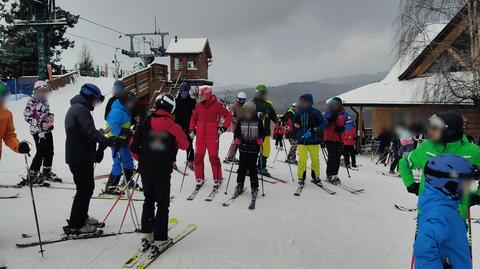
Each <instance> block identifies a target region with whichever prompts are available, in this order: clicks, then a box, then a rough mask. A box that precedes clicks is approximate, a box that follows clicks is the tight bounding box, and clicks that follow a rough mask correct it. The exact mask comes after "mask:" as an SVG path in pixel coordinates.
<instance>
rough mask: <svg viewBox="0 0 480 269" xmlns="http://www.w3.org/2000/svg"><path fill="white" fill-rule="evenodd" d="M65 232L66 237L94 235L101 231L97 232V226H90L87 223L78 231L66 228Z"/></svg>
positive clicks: (64, 228)
mask: <svg viewBox="0 0 480 269" xmlns="http://www.w3.org/2000/svg"><path fill="white" fill-rule="evenodd" d="M63 231H64V232H65V235H81V234H93V233H96V232H99V230H97V226H94V225H90V224H87V223H85V225H83V227H81V228H78V229H77V228H72V227H70V226H64V227H63Z"/></svg>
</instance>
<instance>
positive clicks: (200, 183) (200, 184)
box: [195, 179, 205, 190]
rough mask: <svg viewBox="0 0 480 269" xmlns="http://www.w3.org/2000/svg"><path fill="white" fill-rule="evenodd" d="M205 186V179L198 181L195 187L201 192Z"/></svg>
mask: <svg viewBox="0 0 480 269" xmlns="http://www.w3.org/2000/svg"><path fill="white" fill-rule="evenodd" d="M203 184H205V180H204V179H197V185H196V186H195V189H197V190H199V189H200V188H201V187H202V186H203Z"/></svg>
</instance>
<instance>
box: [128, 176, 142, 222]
mask: <svg viewBox="0 0 480 269" xmlns="http://www.w3.org/2000/svg"><path fill="white" fill-rule="evenodd" d="M132 178H133V177H132ZM139 178H140V174H138V175H137V179H136V180H135V182H134V183H135V184H134V186H137V182H138V179H139ZM132 180H133V179H131V180H130V182H132ZM130 182H129V184H128V185H130ZM134 189H135V188H134ZM127 195H128V196H129V195H130V188H128V189H127ZM130 216H131V217H132V222H133V226H134V227H135V229H136V230H138V227H140V221H138V215H137V210H136V209H135V203H134V202H133V192H132V203H131V205H130Z"/></svg>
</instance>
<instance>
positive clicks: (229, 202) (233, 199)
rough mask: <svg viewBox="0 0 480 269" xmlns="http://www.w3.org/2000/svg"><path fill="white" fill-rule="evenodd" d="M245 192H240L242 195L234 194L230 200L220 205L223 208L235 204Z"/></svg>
mask: <svg viewBox="0 0 480 269" xmlns="http://www.w3.org/2000/svg"><path fill="white" fill-rule="evenodd" d="M244 192H245V190H243V191H242V193H240V194H238V195H237V194H234V195H233V196H232V197H231V198H230V199H228V200H227V201H225V202H223V203H222V205H223V206H224V207H227V206H230V204H231V203H233V202H235V200H236V199H237V198H238V197H239V196H240V195H242V194H243V193H244Z"/></svg>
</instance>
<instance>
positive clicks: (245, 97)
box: [237, 92, 247, 99]
mask: <svg viewBox="0 0 480 269" xmlns="http://www.w3.org/2000/svg"><path fill="white" fill-rule="evenodd" d="M237 98H238V99H247V95H246V94H245V93H244V92H239V93H237Z"/></svg>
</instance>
